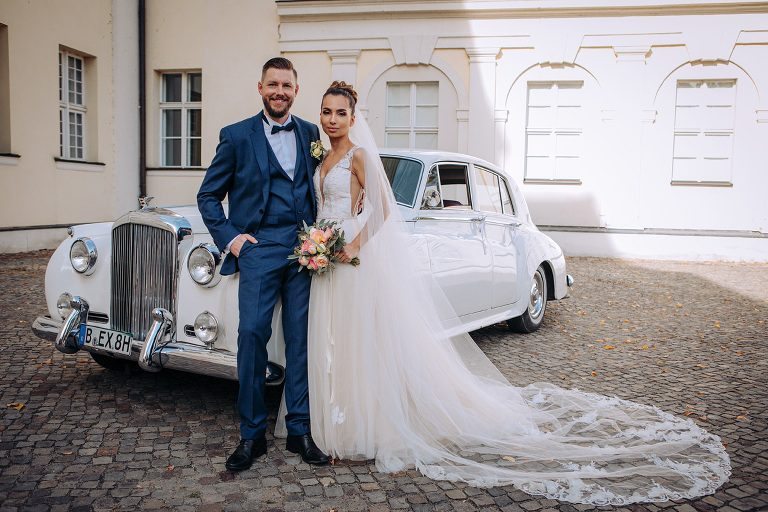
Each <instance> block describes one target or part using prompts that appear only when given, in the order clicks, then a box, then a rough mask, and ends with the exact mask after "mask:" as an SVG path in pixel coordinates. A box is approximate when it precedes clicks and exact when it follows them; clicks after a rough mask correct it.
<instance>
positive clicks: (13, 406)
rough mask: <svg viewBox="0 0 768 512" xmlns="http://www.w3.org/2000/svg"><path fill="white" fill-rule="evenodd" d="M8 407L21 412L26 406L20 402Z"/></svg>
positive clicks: (7, 405)
mask: <svg viewBox="0 0 768 512" xmlns="http://www.w3.org/2000/svg"><path fill="white" fill-rule="evenodd" d="M6 407H11V408H13V409H16V410H17V411H20V410H21V408H22V407H24V404H22V403H20V402H13V403H10V404H6Z"/></svg>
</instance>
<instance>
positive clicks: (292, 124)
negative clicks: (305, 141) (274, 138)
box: [272, 121, 296, 135]
mask: <svg viewBox="0 0 768 512" xmlns="http://www.w3.org/2000/svg"><path fill="white" fill-rule="evenodd" d="M295 127H296V123H295V122H294V121H291V122H290V123H288V124H286V125H283V126H280V125H274V126H273V127H272V135H274V134H276V133H277V132H280V131H283V130H285V131H287V132H290V131H291V130H293V129H294V128H295Z"/></svg>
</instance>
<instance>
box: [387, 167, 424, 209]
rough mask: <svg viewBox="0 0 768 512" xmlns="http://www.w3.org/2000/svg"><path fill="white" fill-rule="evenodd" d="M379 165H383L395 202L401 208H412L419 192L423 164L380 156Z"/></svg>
mask: <svg viewBox="0 0 768 512" xmlns="http://www.w3.org/2000/svg"><path fill="white" fill-rule="evenodd" d="M381 163H382V164H384V172H385V173H386V174H387V178H388V179H389V184H390V185H391V186H392V192H394V194H395V200H396V201H397V202H398V203H399V204H401V205H403V206H408V207H412V206H413V205H414V202H415V201H416V194H417V192H418V191H419V181H420V180H421V174H422V169H423V167H424V166H423V164H422V163H421V162H419V161H417V160H409V159H407V158H400V157H395V156H382V157H381Z"/></svg>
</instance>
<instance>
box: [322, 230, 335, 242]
mask: <svg viewBox="0 0 768 512" xmlns="http://www.w3.org/2000/svg"><path fill="white" fill-rule="evenodd" d="M323 236H324V237H325V239H326V240H330V239H331V237H332V236H333V230H332V229H331V228H325V232H324V233H323Z"/></svg>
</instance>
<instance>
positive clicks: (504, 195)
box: [499, 176, 515, 215]
mask: <svg viewBox="0 0 768 512" xmlns="http://www.w3.org/2000/svg"><path fill="white" fill-rule="evenodd" d="M499 188H501V209H502V213H505V214H507V215H514V214H515V204H514V203H513V202H512V197H511V196H510V194H509V185H507V180H505V179H504V178H502V177H501V176H499Z"/></svg>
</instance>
